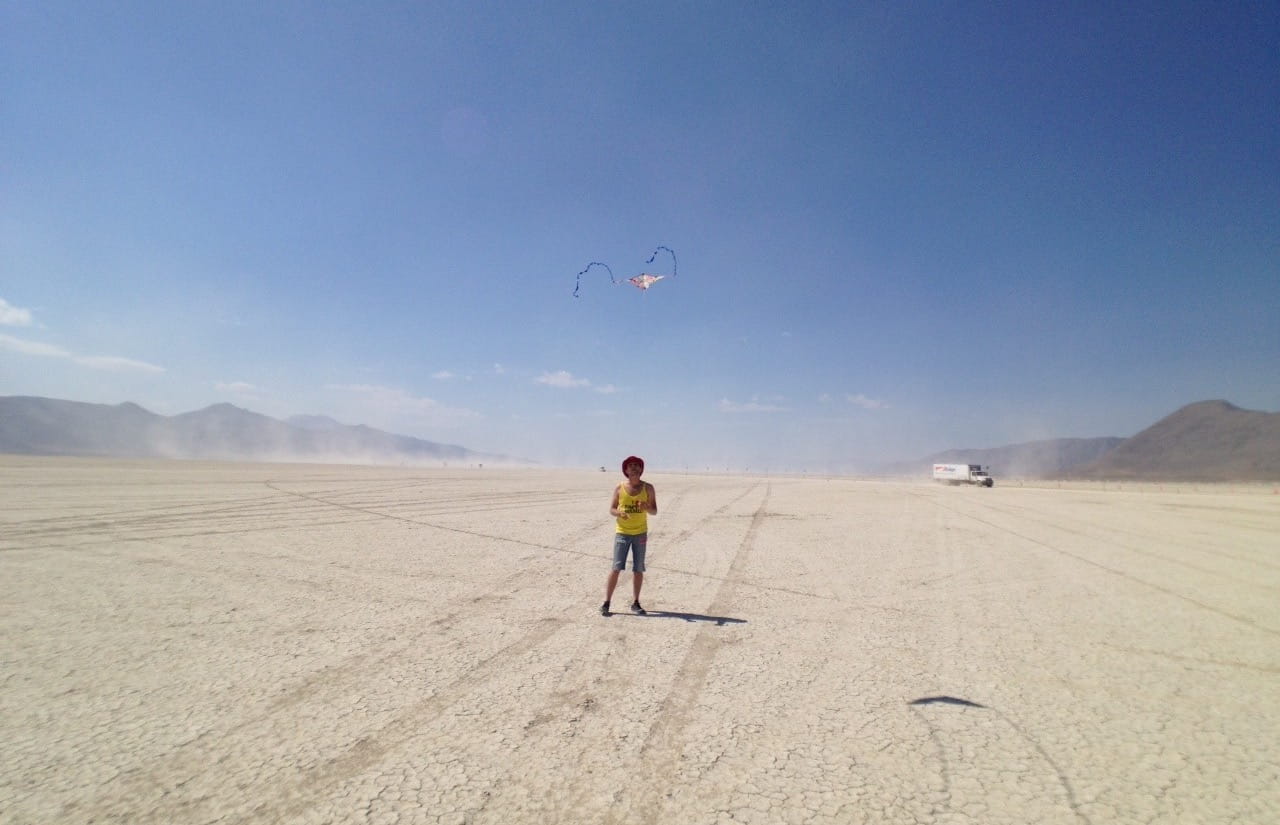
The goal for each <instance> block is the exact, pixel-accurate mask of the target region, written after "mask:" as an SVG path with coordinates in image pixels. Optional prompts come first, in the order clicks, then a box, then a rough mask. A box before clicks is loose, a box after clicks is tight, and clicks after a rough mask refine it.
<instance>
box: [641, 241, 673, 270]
mask: <svg viewBox="0 0 1280 825" xmlns="http://www.w3.org/2000/svg"><path fill="white" fill-rule="evenodd" d="M662 251H666V253H667V254H668V255H670V256H671V277H672V278H674V277H675V276H676V266H677V264H676V253H675V252H673V251H672V250H671V248H670V247H667V246H660V247H658V248H657V249H655V250H653V254H652V255H650V256H649V260H647V261H645V262H644V263H645V266H648V265H649V264H651V263H653V259H654V258H656V257H658V253H659V252H662Z"/></svg>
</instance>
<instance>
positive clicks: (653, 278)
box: [573, 246, 676, 298]
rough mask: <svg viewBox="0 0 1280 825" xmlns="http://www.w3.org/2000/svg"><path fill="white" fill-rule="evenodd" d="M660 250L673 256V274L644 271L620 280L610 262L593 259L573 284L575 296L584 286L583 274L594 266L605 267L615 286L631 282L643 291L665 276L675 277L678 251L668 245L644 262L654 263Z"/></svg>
mask: <svg viewBox="0 0 1280 825" xmlns="http://www.w3.org/2000/svg"><path fill="white" fill-rule="evenodd" d="M659 252H666V253H667V254H668V255H670V256H671V274H670V275H654V274H652V273H649V272H642V273H640V274H639V275H636V276H635V277H633V278H627V279H626V280H624V281H619V280H618V279H617V278H615V277H613V270H612V269H610V268H609V265H608V264H604V263H601V262H599V261H592V262H591V263H589V264H587V268H586V269H584V270H582V271H581V272H579V273H578V279H577V281H576V282H575V283H574V285H573V297H575V298H577V297H578V290H579V289H581V288H582V276H583V275H586V274H587V273H588V272H590V271H591V268H592V267H596V266H602V267H604V271H605V272H608V273H609V282H610V283H612V284H613V285H614V286H621V285H622V284H631V285H632V286H634V287H635V288H636V289H638V290H640V291H641V292H646V291H648V289H649V287H651V286H653V285H654V284H656V283H657V282H658V281H661V280H662V279H663V278H674V277H675V276H676V253H675V252H672V251H671V249H670V248H668V247H665V246H660V247H658V248H657V249H655V250H653V254H652V255H650V256H649V260H647V261H645V262H644V263H645V266H648V265H649V264H651V263H653V261H654V259H655V258H657V257H658V253H659Z"/></svg>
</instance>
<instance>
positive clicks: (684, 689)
mask: <svg viewBox="0 0 1280 825" xmlns="http://www.w3.org/2000/svg"><path fill="white" fill-rule="evenodd" d="M764 484H765V490H764V496H763V497H762V498H761V500H760V504H759V505H758V506H757V507H756V510H755V512H754V513H753V514H752V516H751V524H750V525H749V526H748V527H747V532H746V534H745V535H744V536H743V538H742V541H741V542H740V543H739V544H738V548H737V550H736V551H735V552H734V556H733V561H732V562H731V563H730V564H729V570H728V572H727V573H726V574H725V576H724V578H723V579H722V580H721V582H720V587H719V588H717V590H716V592H715V595H714V596H712V598H711V603H710V604H709V605H707V607H706V612H707V613H708V614H709V615H712V616H719V615H724V614H725V613H726V611H728V610H729V608H730V607H731V606H732V605H733V604H734V598H733V596H734V591H735V589H736V587H737V582H738V580H739V579H740V578H741V575H742V571H743V570H744V569H745V568H746V567H747V565H748V564H749V563H750V561H751V554H752V551H753V550H754V549H755V543H756V536H757V535H758V534H759V532H760V526H761V525H762V524H763V523H764V521H765V518H766V516H767V515H768V510H767V507H768V503H769V495H770V493H771V491H772V488H771V485H770V484H769V483H768V482H765V483H764ZM759 486H760V485H759V484H756V485H755V486H753V487H751V488H750V489H748V490H747V492H746V493H744V494H743V495H741V496H739V497H738V498H736V499H734V500H733V501H732V502H730V504H728V505H725V507H724V508H721V511H723V510H726V509H727V508H728V507H729V506H731V505H732V504H735V503H737V502H738V501H741V500H742V499H743V498H745V497H746V496H747V495H748V494H750V493H752V492H754V491H755V490H756V489H758V488H759ZM721 511H717V513H718V512H721ZM709 517H710V516H709ZM709 517H708V518H709ZM722 636H723V633H721V632H720V631H718V630H717V629H716V626H715V625H712V624H710V623H701V624H700V625H699V628H698V631H697V633H696V634H695V635H694V637H693V641H692V643H691V644H690V645H689V650H688V652H686V653H685V656H684V659H683V661H681V663H680V667H679V668H678V669H677V670H676V674H675V677H674V678H673V679H672V680H671V688H670V690H668V691H667V695H666V697H665V698H664V699H663V700H662V707H661V708H660V709H659V710H658V713H657V714H656V717H655V719H654V721H653V724H652V725H651V726H650V728H649V732H648V734H647V735H646V736H645V741H644V745H643V746H641V748H640V755H639V758H640V763H641V764H640V766H639V772H640V774H641V776H640V777H639V779H638V781H637V782H635V783H634V784H633V785H632V789H634V790H635V791H637V792H638V793H639V798H638V799H637V800H636V802H635V803H634V804H633V805H631V806H629V808H628V809H627V810H626V811H625V812H621V813H618V814H614V813H612V811H611V812H610V815H609V816H608V817H607V818H606V819H605V821H606V822H658V821H661V820H660V818H659V814H660V812H661V808H662V800H663V799H664V798H665V797H664V795H663V794H662V793H661V792H660V789H662V788H664V787H666V786H667V783H666V782H664V781H663V775H664V774H667V773H669V772H670V765H671V763H672V761H673V759H674V758H675V757H676V756H677V755H678V754H679V753H680V752H681V751H682V750H683V747H684V742H683V741H682V740H681V736H682V734H683V733H684V730H685V728H686V727H688V725H689V722H690V721H691V720H692V717H693V712H694V708H695V707H696V706H697V704H698V699H699V697H701V695H702V691H703V689H704V688H705V687H706V682H707V674H708V673H710V671H711V665H712V663H713V662H714V661H715V657H716V651H717V650H718V649H719V647H720V645H721V644H722V643H723V641H722Z"/></svg>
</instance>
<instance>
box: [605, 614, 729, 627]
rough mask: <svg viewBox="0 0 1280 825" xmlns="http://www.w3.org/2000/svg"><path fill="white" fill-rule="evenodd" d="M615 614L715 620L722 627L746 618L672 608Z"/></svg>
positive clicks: (639, 617) (638, 616) (698, 620)
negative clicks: (708, 614)
mask: <svg viewBox="0 0 1280 825" xmlns="http://www.w3.org/2000/svg"><path fill="white" fill-rule="evenodd" d="M614 615H616V616H635V617H636V618H637V619H650V618H652V619H683V620H684V621H686V622H715V623H716V624H717V625H718V626H720V627H724V626H725V625H727V624H746V623H747V620H746V619H734V618H731V617H729V616H706V615H704V614H702V613H677V612H676V611H674V610H647V611H645V612H644V613H626V612H622V611H619V612H618V613H615V614H614Z"/></svg>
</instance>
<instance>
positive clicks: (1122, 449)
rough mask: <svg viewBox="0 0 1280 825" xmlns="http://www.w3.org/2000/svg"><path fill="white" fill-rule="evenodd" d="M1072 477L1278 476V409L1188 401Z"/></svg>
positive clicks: (1226, 478)
mask: <svg viewBox="0 0 1280 825" xmlns="http://www.w3.org/2000/svg"><path fill="white" fill-rule="evenodd" d="M1066 475H1067V476H1068V477H1072V478H1096V479H1137V480H1152V481H1155V480H1177V481H1277V480H1280V413H1269V412H1259V411H1256V410H1242V409H1240V408H1239V407H1237V406H1235V405H1233V404H1229V403H1227V402H1226V401H1200V402H1197V403H1195V404H1188V405H1187V406H1185V407H1183V408H1182V409H1180V410H1178V411H1177V412H1175V413H1173V414H1172V415H1170V416H1167V417H1166V418H1162V419H1161V420H1160V421H1157V422H1156V423H1155V424H1153V425H1151V426H1150V427H1148V428H1147V429H1145V430H1143V431H1142V432H1140V433H1138V434H1137V435H1135V436H1133V437H1132V438H1129V439H1126V440H1125V441H1124V442H1122V443H1121V444H1119V445H1118V446H1117V447H1116V448H1115V449H1114V450H1111V451H1110V452H1108V453H1106V454H1105V455H1102V456H1100V457H1099V458H1097V459H1096V460H1094V461H1090V462H1087V463H1084V464H1080V465H1077V466H1075V467H1072V468H1071V469H1070V470H1069V471H1068V472H1067V473H1066Z"/></svg>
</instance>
